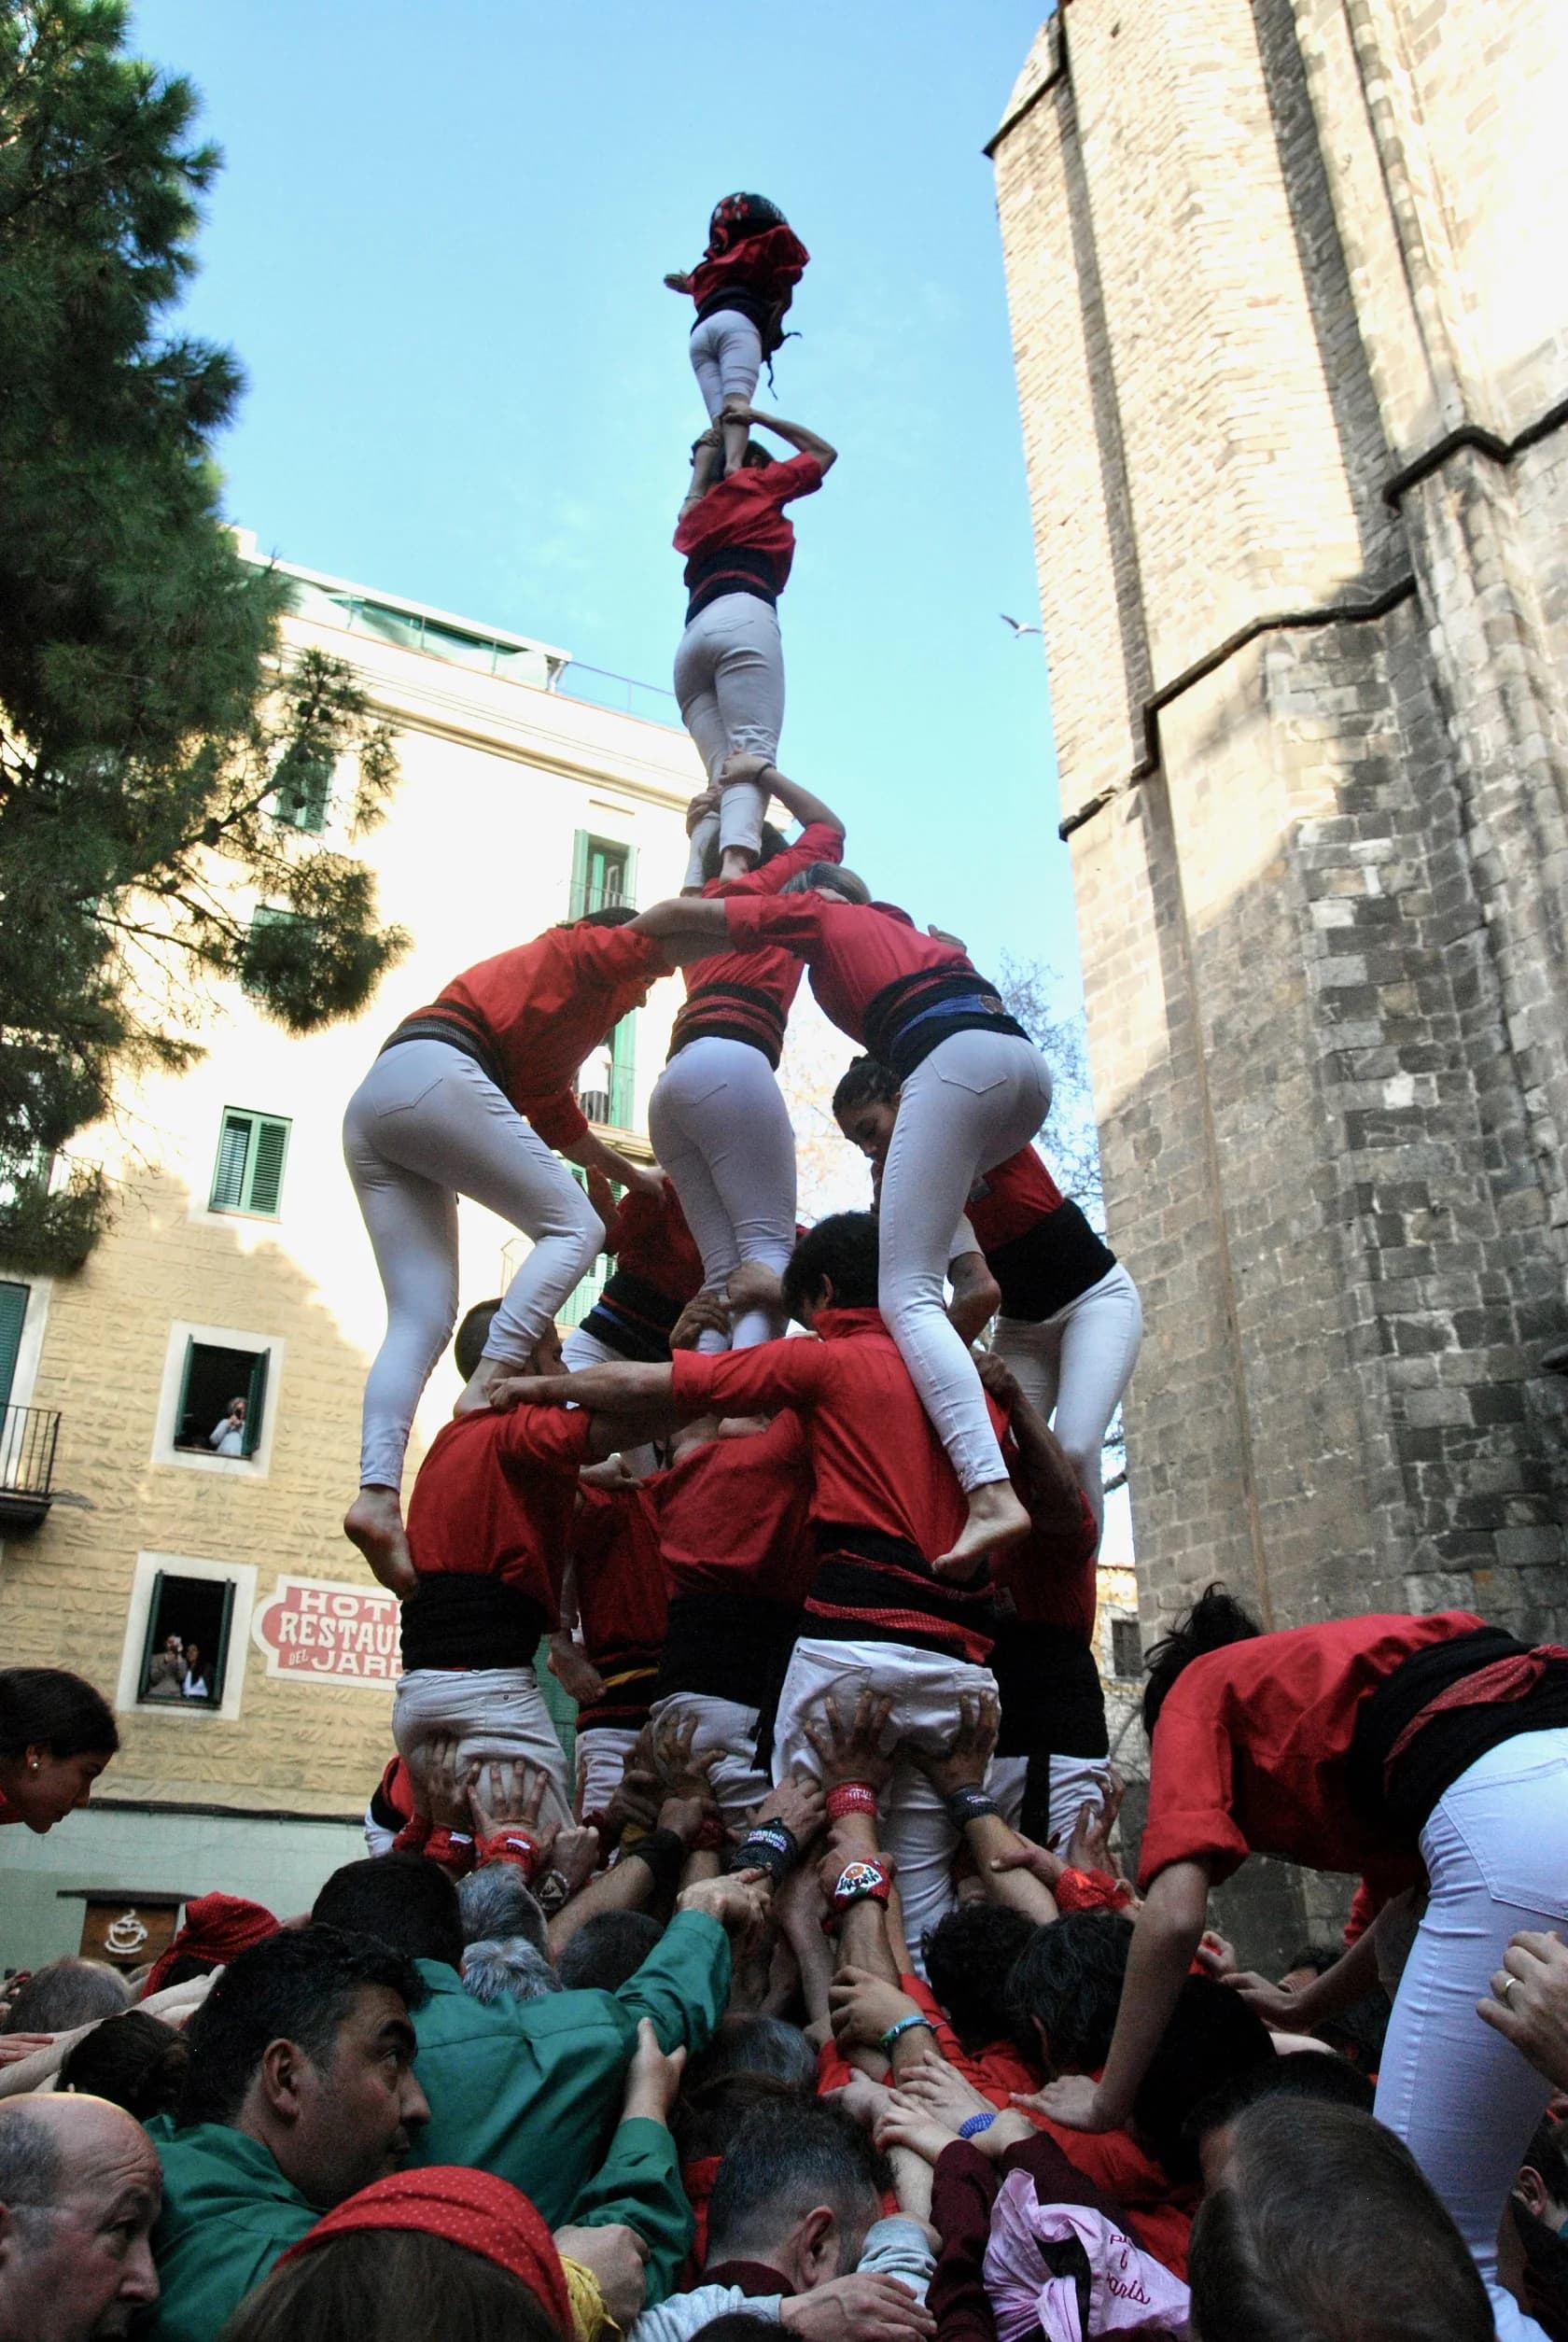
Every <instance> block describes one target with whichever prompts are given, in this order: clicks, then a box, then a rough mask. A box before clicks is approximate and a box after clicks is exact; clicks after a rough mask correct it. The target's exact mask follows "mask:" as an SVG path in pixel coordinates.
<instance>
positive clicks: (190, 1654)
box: [185, 1643, 202, 1675]
mask: <svg viewBox="0 0 1568 2342" xmlns="http://www.w3.org/2000/svg"><path fill="white" fill-rule="evenodd" d="M185 1663H186V1666H187V1668H188V1669H189V1673H190V1674H191V1675H194V1674H195V1673H196V1670H197V1669H198V1667H200V1665H201V1663H202V1646H201V1644H200V1643H187V1645H186V1647H185Z"/></svg>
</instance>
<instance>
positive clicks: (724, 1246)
mask: <svg viewBox="0 0 1568 2342" xmlns="http://www.w3.org/2000/svg"><path fill="white" fill-rule="evenodd" d="M737 768H738V769H741V770H744V771H749V772H750V774H751V775H752V778H753V779H754V781H755V784H756V787H757V789H758V791H759V792H760V793H761V794H762V796H763V800H764V802H765V801H766V799H767V798H768V797H769V796H770V795H771V796H774V797H777V800H778V802H779V804H780V805H782V806H784V807H785V808H786V810H787V811H788V812H789V813H790V814H791V816H792V818H793V819H794V820H797V821H798V822H800V823H801V825H802V826H801V834H800V835H799V837H798V838H797V839H796V841H795V843H794V844H793V845H792V846H786V845H785V843H784V840H783V839H782V837H780V836H779V835H778V834H777V832H773V833H772V834H771V840H770V839H769V838H768V837H764V841H763V859H762V862H761V864H760V866H759V867H758V868H757V869H756V870H754V871H752V872H751V873H750V874H749V876H742V877H736V878H723V877H721V876H719V875H718V864H719V849H718V847H717V844H716V843H715V844H712V845H710V846H709V848H708V850H707V859H706V860H705V863H704V869H705V872H706V874H707V876H706V879H705V882H704V883H703V885H702V892H703V895H704V897H705V898H706V899H707V900H709V901H721V900H723V899H725V898H727V897H729V896H731V895H737V896H740V895H772V894H777V893H778V892H779V891H780V890H781V889H782V888H784V887H785V886H786V885H788V883H789V881H790V880H791V878H793V877H794V876H796V874H797V873H798V872H800V871H802V870H807V869H810V868H812V867H813V866H819V865H821V864H824V863H826V864H829V865H832V864H835V863H836V862H838V860H839V858H840V856H841V855H842V854H843V851H844V824H843V822H842V821H841V820H839V818H838V816H837V814H836V813H834V812H833V810H832V808H831V806H826V805H824V804H823V803H822V800H821V799H820V797H814V796H813V795H812V794H811V792H810V791H809V790H807V789H803V788H801V787H800V785H799V783H798V782H796V781H792V780H786V778H784V775H783V774H782V773H781V772H779V771H778V770H777V767H776V766H775V765H773V764H769V763H768V762H767V761H766V759H765V758H763V757H750V758H747V759H744V760H739V761H738V765H737ZM709 793H710V794H711V792H709ZM702 803H703V800H702V799H701V798H698V799H696V800H694V801H693V806H694V807H695V806H701V805H702ZM801 975H802V963H801V961H799V960H797V959H796V958H795V956H794V954H793V953H792V952H790V951H784V950H780V949H773V950H769V951H763V952H751V953H749V954H748V955H747V956H746V957H745V958H742V957H740V956H739V955H738V954H736V953H733V952H721V953H719V954H718V955H716V956H715V957H714V958H712V959H707V960H699V961H694V962H693V963H692V964H690V965H688V967H687V968H686V970H685V981H686V1001H685V1005H684V1006H683V1007H682V1009H681V1011H680V1013H679V1016H678V1017H677V1018H676V1020H675V1024H674V1027H673V1029H672V1031H671V1033H670V1048H669V1059H668V1062H667V1063H666V1065H665V1070H664V1072H663V1073H661V1074H660V1076H659V1078H658V1080H657V1081H656V1082H655V1084H654V1085H653V1095H652V1097H651V1099H650V1100H649V1101H648V1134H649V1136H650V1138H651V1140H652V1142H653V1151H654V1153H655V1154H656V1155H657V1157H658V1158H659V1160H660V1162H661V1163H662V1164H663V1166H664V1168H665V1171H667V1172H668V1174H669V1176H670V1178H671V1179H672V1180H673V1181H674V1182H675V1188H676V1193H677V1194H678V1195H679V1198H680V1208H681V1210H682V1212H683V1213H685V1215H686V1225H687V1226H688V1227H689V1228H690V1229H691V1231H692V1234H693V1237H694V1238H695V1239H696V1242H697V1246H698V1249H699V1251H700V1252H701V1254H702V1261H703V1284H704V1287H705V1289H706V1290H707V1291H708V1292H710V1293H720V1294H721V1293H722V1292H723V1291H724V1289H725V1287H726V1286H727V1285H728V1283H729V1281H730V1279H731V1277H732V1276H733V1275H734V1273H735V1270H736V1269H738V1268H739V1267H740V1265H741V1263H742V1262H743V1261H748V1260H754V1261H760V1262H761V1263H762V1264H763V1267H764V1268H767V1269H772V1270H773V1272H774V1273H775V1275H776V1276H782V1275H783V1273H784V1267H785V1264H786V1262H787V1261H788V1260H789V1257H790V1255H791V1251H792V1249H793V1247H794V1241H795V1135H794V1129H793V1128H792V1126H791V1120H790V1109H789V1107H788V1106H787V1105H786V1104H785V1102H784V1095H783V1092H782V1091H781V1090H780V1088H779V1087H778V1082H777V1070H778V1060H779V1057H780V1055H781V1053H782V1051H783V1047H784V1031H785V1026H786V1023H787V1021H788V1019H789V1015H790V1010H791V1007H792V1005H793V1003H794V998H795V994H796V992H797V991H798V990H799V989H800V980H801ZM783 1330H784V1322H783V1318H782V1315H781V1314H780V1313H779V1312H777V1311H769V1310H767V1309H763V1308H756V1309H748V1310H744V1311H741V1312H740V1313H739V1314H738V1315H737V1317H736V1319H735V1327H734V1331H733V1334H732V1336H731V1341H732V1344H733V1347H734V1348H735V1349H736V1350H748V1349H749V1348H750V1347H751V1346H752V1345H753V1343H756V1342H761V1341H768V1340H771V1339H772V1338H773V1337H774V1336H775V1335H776V1334H781V1333H782V1332H783ZM697 1347H698V1349H699V1350H707V1351H712V1350H721V1349H722V1348H723V1347H724V1340H723V1337H722V1335H721V1334H717V1333H704V1334H703V1335H702V1336H701V1337H700V1338H699V1339H698V1343H697Z"/></svg>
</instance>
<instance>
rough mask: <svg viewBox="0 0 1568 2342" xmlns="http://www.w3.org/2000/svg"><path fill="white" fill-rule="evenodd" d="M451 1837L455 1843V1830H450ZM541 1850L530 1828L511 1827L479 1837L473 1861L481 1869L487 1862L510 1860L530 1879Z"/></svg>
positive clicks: (516, 1868) (542, 1848) (515, 1868)
mask: <svg viewBox="0 0 1568 2342" xmlns="http://www.w3.org/2000/svg"><path fill="white" fill-rule="evenodd" d="M452 1837H453V1840H454V1842H456V1840H457V1832H456V1831H455V1830H454V1831H453V1832H452ZM543 1852H544V1846H543V1844H542V1842H541V1841H540V1840H539V1839H538V1838H536V1837H535V1836H534V1835H533V1833H532V1832H531V1831H530V1830H519V1829H517V1828H515V1827H512V1828H510V1829H502V1830H497V1831H496V1833H495V1835H494V1836H493V1837H489V1838H481V1840H480V1841H479V1844H478V1845H477V1847H476V1848H475V1850H474V1861H475V1864H476V1866H477V1867H478V1868H479V1869H481V1870H483V1867H484V1865H485V1864H486V1863H487V1862H510V1863H511V1865H512V1867H513V1869H514V1870H519V1871H521V1872H522V1873H523V1875H524V1877H525V1879H530V1880H531V1879H532V1877H533V1875H534V1872H536V1871H537V1870H538V1869H539V1858H540V1856H541V1855H542V1854H543Z"/></svg>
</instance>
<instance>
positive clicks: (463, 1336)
mask: <svg viewBox="0 0 1568 2342" xmlns="http://www.w3.org/2000/svg"><path fill="white" fill-rule="evenodd" d="M500 1306H501V1304H500V1299H499V1297H498V1296H497V1298H496V1299H495V1300H494V1301H476V1302H475V1303H474V1305H473V1307H472V1309H471V1310H469V1311H468V1313H467V1315H466V1316H465V1317H464V1319H463V1322H462V1324H461V1325H459V1326H458V1328H457V1331H456V1333H455V1335H454V1337H453V1341H452V1363H453V1365H454V1366H455V1367H456V1369H457V1371H458V1373H459V1374H460V1375H461V1376H462V1378H463V1380H464V1381H465V1382H467V1381H469V1378H470V1377H471V1376H472V1374H473V1373H474V1371H475V1369H476V1368H477V1367H478V1365H479V1362H480V1360H481V1358H483V1355H484V1345H485V1343H486V1342H487V1341H488V1340H489V1339H490V1327H491V1325H492V1324H493V1323H494V1320H495V1315H496V1311H497V1310H498V1309H499V1308H500ZM560 1370H561V1337H560V1335H559V1334H558V1333H557V1331H556V1329H555V1327H554V1326H553V1325H547V1326H546V1327H545V1329H544V1331H543V1333H542V1334H541V1335H540V1336H539V1340H538V1341H537V1342H536V1343H535V1345H534V1353H533V1355H532V1357H531V1358H529V1359H528V1360H527V1361H526V1363H525V1365H524V1366H523V1367H519V1368H518V1369H517V1371H518V1372H519V1373H525V1374H559V1372H560Z"/></svg>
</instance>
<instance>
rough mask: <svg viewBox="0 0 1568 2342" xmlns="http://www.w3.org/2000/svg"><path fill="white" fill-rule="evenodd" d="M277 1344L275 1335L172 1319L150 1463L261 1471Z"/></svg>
mask: <svg viewBox="0 0 1568 2342" xmlns="http://www.w3.org/2000/svg"><path fill="white" fill-rule="evenodd" d="M283 1347H284V1346H283V1343H282V1342H281V1341H280V1340H279V1339H277V1338H276V1336H274V1335H271V1334H253V1333H245V1332H242V1331H240V1330H239V1329H238V1328H237V1327H230V1326H226V1325H189V1324H185V1323H176V1324H175V1325H172V1326H171V1327H170V1329H169V1347H168V1351H167V1353H166V1355H165V1357H164V1362H163V1389H162V1394H161V1398H160V1402H159V1410H158V1428H157V1432H156V1435H155V1437H154V1442H153V1461H154V1462H155V1463H158V1464H181V1465H189V1466H191V1467H193V1468H194V1469H197V1470H201V1471H207V1472H219V1473H222V1474H224V1475H225V1476H229V1475H233V1476H234V1477H236V1478H237V1477H239V1476H241V1475H242V1474H243V1475H245V1476H246V1477H248V1478H250V1479H256V1478H259V1476H260V1475H261V1474H262V1473H264V1472H265V1470H266V1468H267V1465H268V1462H269V1458H270V1454H271V1450H272V1444H273V1424H274V1419H275V1416H276V1413H277V1403H278V1375H279V1369H280V1367H281V1363H282V1356H283Z"/></svg>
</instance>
